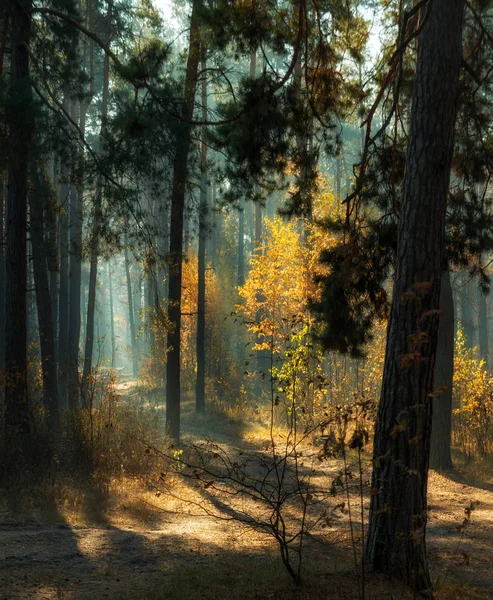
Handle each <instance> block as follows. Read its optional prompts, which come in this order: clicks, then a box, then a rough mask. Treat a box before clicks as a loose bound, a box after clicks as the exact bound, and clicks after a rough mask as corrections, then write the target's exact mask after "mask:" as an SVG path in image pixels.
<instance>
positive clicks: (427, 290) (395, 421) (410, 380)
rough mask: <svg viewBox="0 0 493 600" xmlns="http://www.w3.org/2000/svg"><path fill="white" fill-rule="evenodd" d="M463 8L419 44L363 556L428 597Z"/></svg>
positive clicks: (441, 17)
mask: <svg viewBox="0 0 493 600" xmlns="http://www.w3.org/2000/svg"><path fill="white" fill-rule="evenodd" d="M464 6H465V2H464V0H452V1H451V0H435V1H434V2H432V3H428V4H427V7H426V11H425V12H426V18H423V24H422V28H421V30H420V33H419V35H418V57H417V67H416V78H415V82H414V91H413V102H412V114H411V122H410V132H409V142H408V151H407V157H406V172H405V178H404V182H403V192H402V202H401V207H400V220H399V234H398V245H397V256H396V273H395V283H394V293H393V299H392V306H391V313H390V320H389V327H388V337H387V348H386V359H385V367H384V376H383V385H382V392H381V398H380V405H379V410H378V417H377V425H376V430H375V441H374V463H373V477H372V498H371V509H370V525H369V533H368V545H367V556H366V559H367V564H368V565H369V566H370V567H371V568H372V569H373V570H375V571H379V572H384V573H388V574H390V575H393V576H397V577H399V578H402V579H403V580H405V581H407V582H408V583H409V584H411V585H413V586H414V587H415V588H416V589H418V590H420V591H422V592H424V593H427V594H430V595H431V580H430V576H429V572H428V562H427V555H426V543H425V531H426V521H427V517H426V514H427V504H426V494H427V480H428V467H429V455H430V434H431V398H430V394H432V393H433V370H434V363H435V353H436V345H437V333H438V310H439V298H440V281H441V273H442V254H443V248H444V232H445V215H446V207H447V197H448V189H449V179H450V169H451V159H452V154H453V150H454V131H455V122H456V115H457V99H458V90H459V73H460V69H461V65H462V58H463V57H462V24H463V12H464ZM424 16H425V15H424V14H423V17H424Z"/></svg>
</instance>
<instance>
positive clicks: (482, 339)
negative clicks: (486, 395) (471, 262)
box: [478, 286, 489, 368]
mask: <svg viewBox="0 0 493 600" xmlns="http://www.w3.org/2000/svg"><path fill="white" fill-rule="evenodd" d="M478 334H479V358H481V359H482V360H484V362H485V365H486V367H487V368H488V354H489V348H488V308H487V305H486V294H485V293H484V292H483V290H482V289H481V287H480V286H478Z"/></svg>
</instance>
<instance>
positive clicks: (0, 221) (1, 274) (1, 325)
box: [0, 181, 6, 371]
mask: <svg viewBox="0 0 493 600" xmlns="http://www.w3.org/2000/svg"><path fill="white" fill-rule="evenodd" d="M4 216H5V185H4V182H3V181H0V371H3V370H4V369H5V344H4V341H3V340H5V283H6V282H5V233H4Z"/></svg>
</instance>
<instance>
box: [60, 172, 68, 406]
mask: <svg viewBox="0 0 493 600" xmlns="http://www.w3.org/2000/svg"><path fill="white" fill-rule="evenodd" d="M61 179H62V181H61V182H60V187H59V198H60V206H61V209H62V216H61V219H60V236H59V237H60V285H59V291H58V293H59V296H58V298H59V300H58V307H59V308H58V356H59V368H58V397H59V401H60V404H61V406H63V407H66V406H67V396H68V392H67V384H68V319H69V304H68V303H69V296H68V286H69V280H68V275H69V274H68V235H69V231H68V211H69V190H70V188H69V185H68V172H67V168H66V166H65V165H63V166H62V175H61Z"/></svg>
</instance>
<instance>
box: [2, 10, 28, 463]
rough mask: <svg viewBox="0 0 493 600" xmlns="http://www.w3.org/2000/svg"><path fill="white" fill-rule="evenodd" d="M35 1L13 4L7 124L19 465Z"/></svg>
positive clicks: (8, 411)
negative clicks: (31, 51) (30, 66)
mask: <svg viewBox="0 0 493 600" xmlns="http://www.w3.org/2000/svg"><path fill="white" fill-rule="evenodd" d="M31 6H32V3H31V0H10V1H9V3H8V10H9V11H10V23H11V27H10V47H11V67H10V89H9V106H8V109H7V110H8V112H7V122H8V125H9V137H8V171H9V176H8V192H7V227H6V230H7V252H6V281H7V286H6V324H5V369H6V375H7V385H6V387H5V408H4V420H5V421H4V422H5V436H4V443H5V456H6V459H7V462H8V463H12V462H19V459H20V460H22V459H24V458H27V457H28V453H29V451H30V430H31V422H30V414H29V413H30V411H29V397H28V389H27V297H26V293H27V249H26V243H27V190H28V160H29V149H30V144H31V137H32V130H33V120H32V99H31V89H30V85H29V44H30V39H31V19H30V16H29V10H30V9H31Z"/></svg>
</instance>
